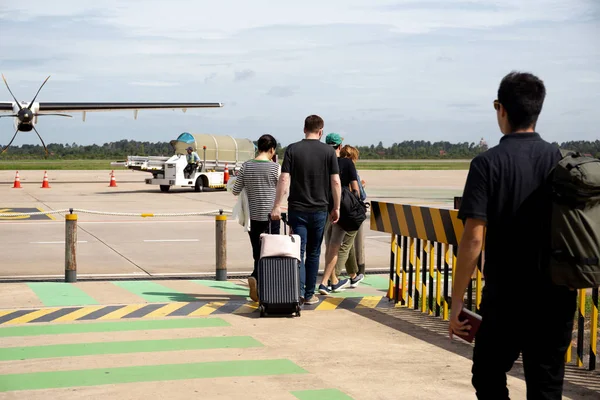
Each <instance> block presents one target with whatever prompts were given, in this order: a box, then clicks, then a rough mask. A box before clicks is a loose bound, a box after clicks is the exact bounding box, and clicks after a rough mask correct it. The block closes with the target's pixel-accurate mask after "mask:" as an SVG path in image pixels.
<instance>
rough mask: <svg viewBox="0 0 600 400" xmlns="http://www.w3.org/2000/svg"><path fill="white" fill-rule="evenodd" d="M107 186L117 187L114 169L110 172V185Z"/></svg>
mask: <svg viewBox="0 0 600 400" xmlns="http://www.w3.org/2000/svg"><path fill="white" fill-rule="evenodd" d="M108 187H117V180H116V179H115V171H114V170H113V171H112V172H111V173H110V185H108Z"/></svg>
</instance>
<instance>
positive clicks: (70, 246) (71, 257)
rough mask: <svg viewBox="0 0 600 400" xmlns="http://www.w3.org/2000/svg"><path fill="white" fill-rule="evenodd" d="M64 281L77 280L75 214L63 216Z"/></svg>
mask: <svg viewBox="0 0 600 400" xmlns="http://www.w3.org/2000/svg"><path fill="white" fill-rule="evenodd" d="M65 282H77V214H67V215H66V216H65Z"/></svg>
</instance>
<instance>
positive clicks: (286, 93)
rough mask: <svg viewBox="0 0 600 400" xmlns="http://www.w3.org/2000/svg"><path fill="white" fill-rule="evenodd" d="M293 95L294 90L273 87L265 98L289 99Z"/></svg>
mask: <svg viewBox="0 0 600 400" xmlns="http://www.w3.org/2000/svg"><path fill="white" fill-rule="evenodd" d="M294 94H295V91H294V89H293V88H291V87H289V86H273V87H272V88H271V89H269V91H268V92H267V96H273V97H291V96H293V95H294Z"/></svg>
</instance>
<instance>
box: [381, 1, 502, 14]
mask: <svg viewBox="0 0 600 400" xmlns="http://www.w3.org/2000/svg"><path fill="white" fill-rule="evenodd" d="M377 9H379V10H382V11H408V10H427V9H432V10H459V11H466V10H468V11H469V12H471V11H501V10H509V9H510V7H506V6H505V7H502V6H501V5H500V4H489V3H483V2H481V1H441V0H438V1H425V0H421V1H405V2H401V3H394V4H386V5H383V6H380V7H377Z"/></svg>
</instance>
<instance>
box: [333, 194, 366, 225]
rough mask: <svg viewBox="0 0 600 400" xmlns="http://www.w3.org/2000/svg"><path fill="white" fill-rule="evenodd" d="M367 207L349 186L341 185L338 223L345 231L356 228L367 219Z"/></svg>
mask: <svg viewBox="0 0 600 400" xmlns="http://www.w3.org/2000/svg"><path fill="white" fill-rule="evenodd" d="M368 208H369V205H368V204H367V203H365V202H363V201H362V200H361V199H360V198H359V197H358V196H357V195H355V194H354V193H352V191H350V189H349V188H347V187H342V199H341V201H340V219H339V221H338V225H339V226H340V227H341V228H342V229H343V230H345V231H346V232H351V231H356V230H358V229H359V228H360V226H361V225H362V223H363V222H364V221H365V220H366V219H367V209H368Z"/></svg>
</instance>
